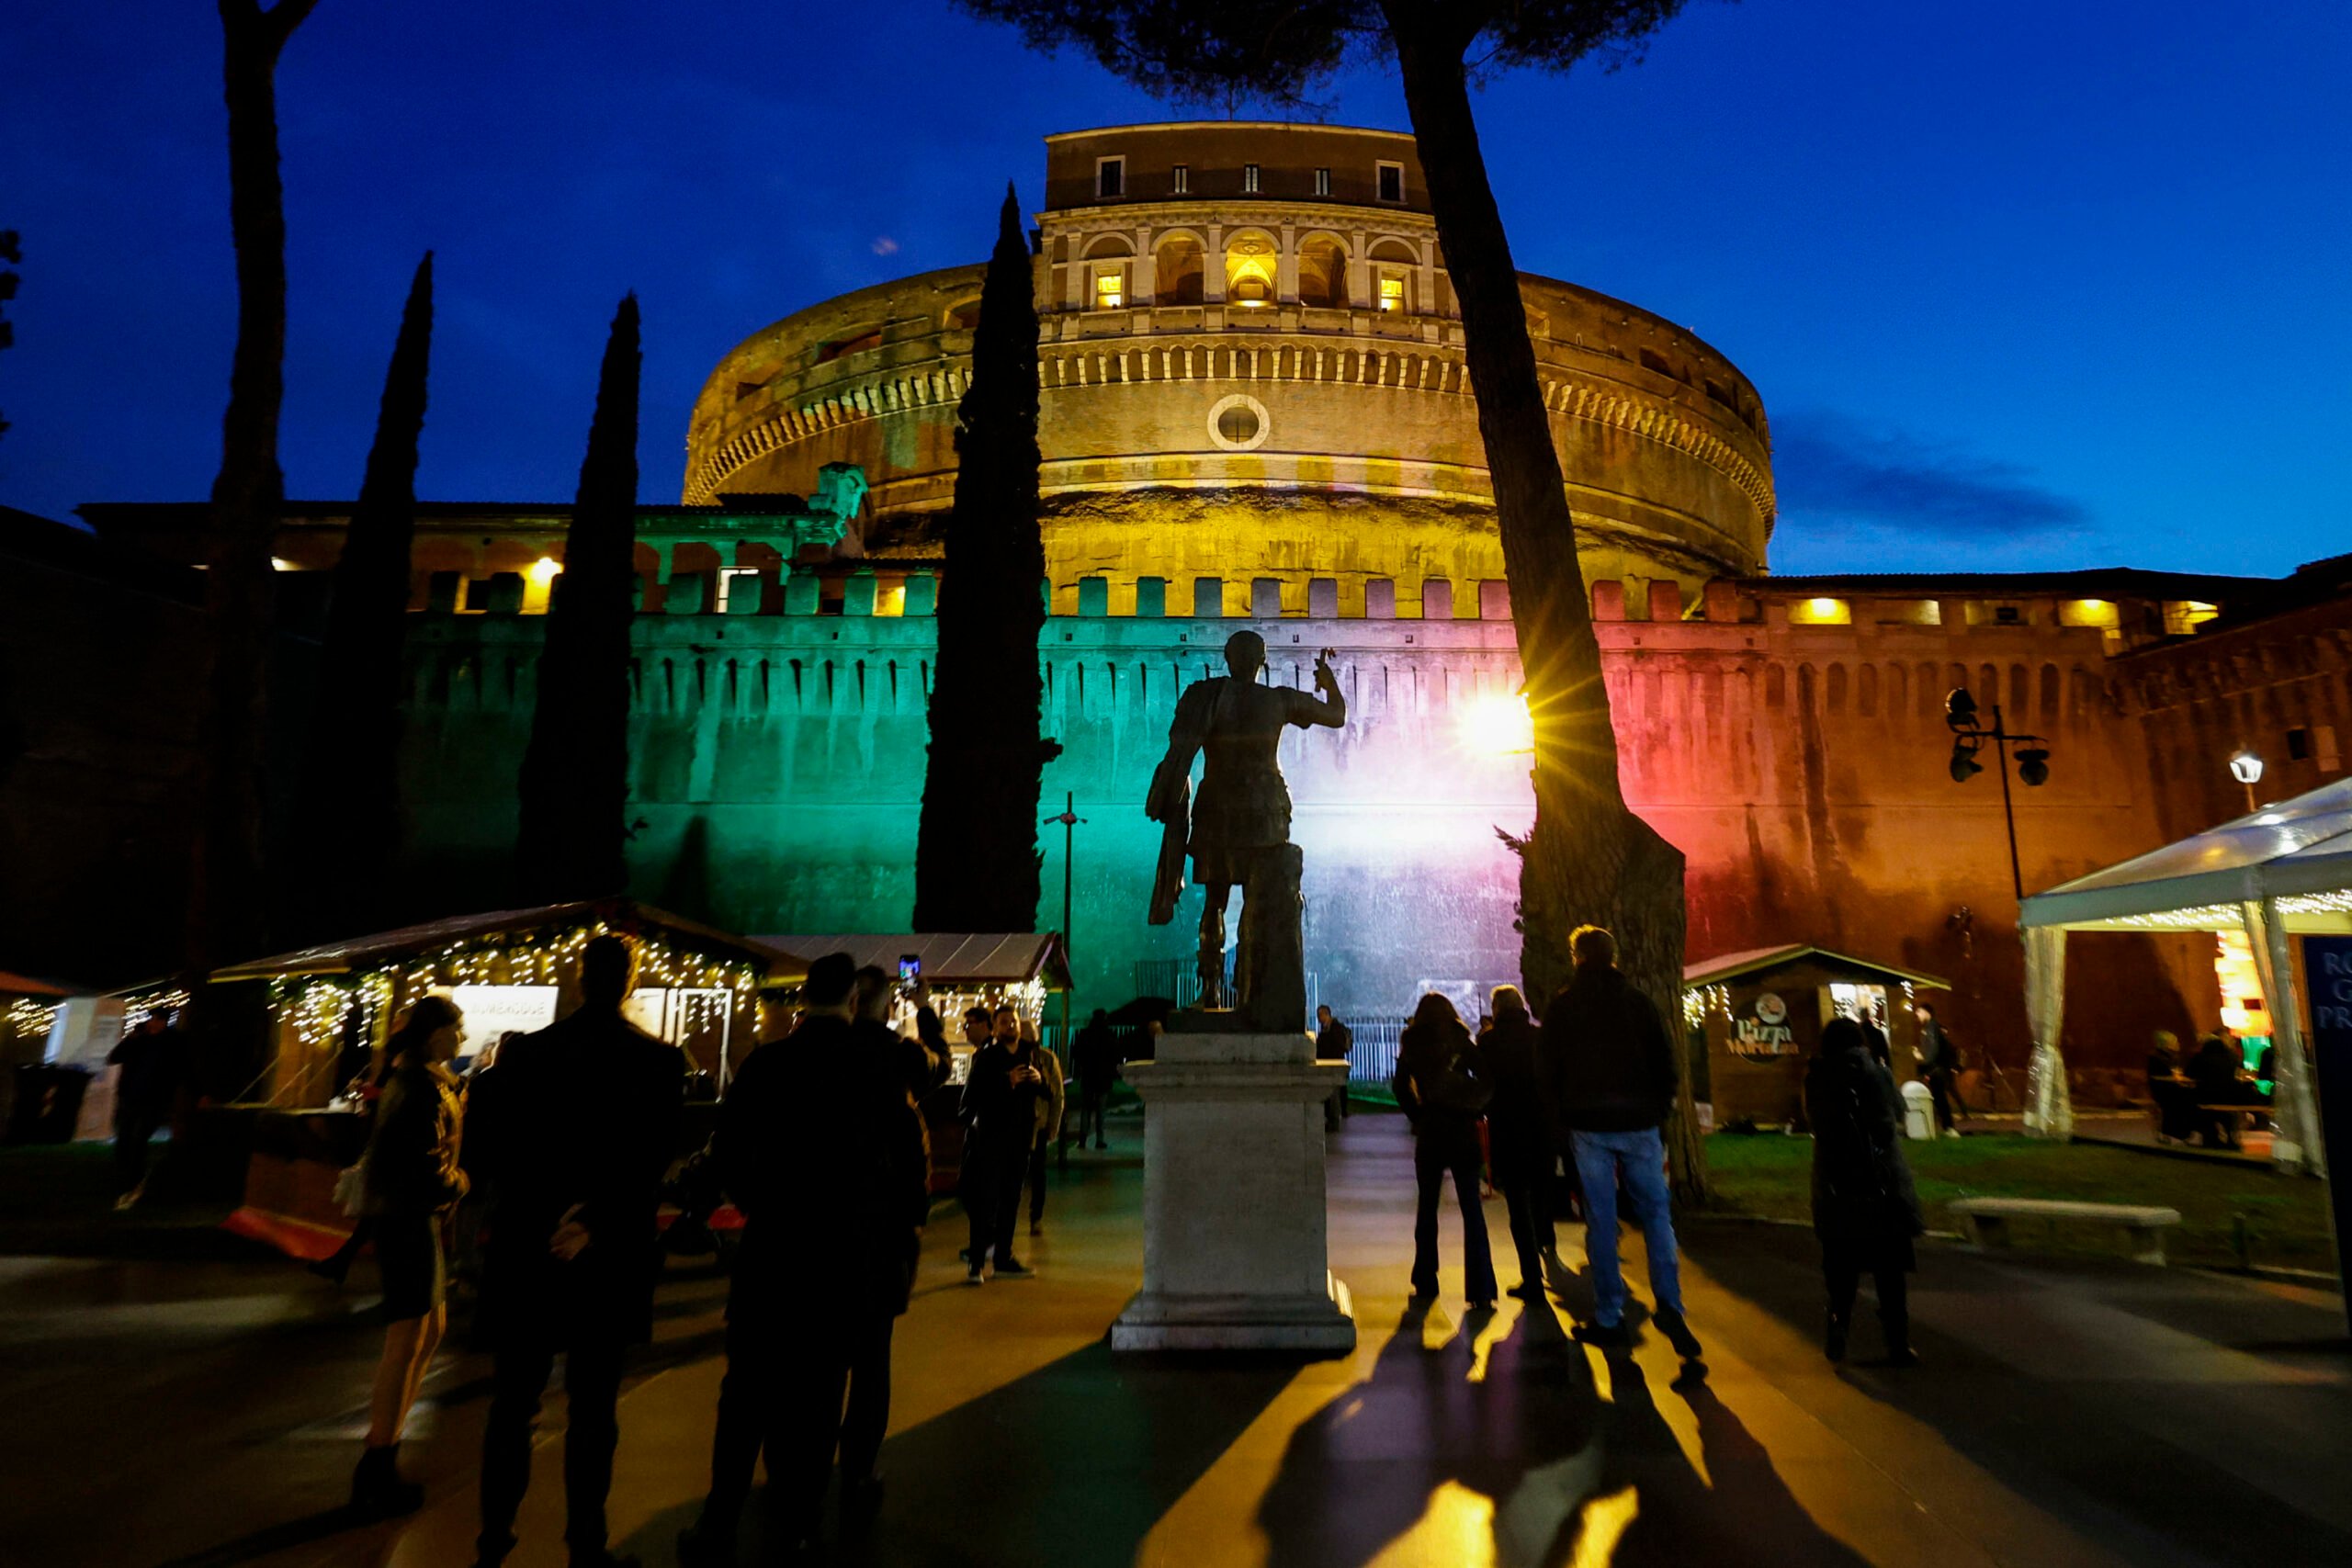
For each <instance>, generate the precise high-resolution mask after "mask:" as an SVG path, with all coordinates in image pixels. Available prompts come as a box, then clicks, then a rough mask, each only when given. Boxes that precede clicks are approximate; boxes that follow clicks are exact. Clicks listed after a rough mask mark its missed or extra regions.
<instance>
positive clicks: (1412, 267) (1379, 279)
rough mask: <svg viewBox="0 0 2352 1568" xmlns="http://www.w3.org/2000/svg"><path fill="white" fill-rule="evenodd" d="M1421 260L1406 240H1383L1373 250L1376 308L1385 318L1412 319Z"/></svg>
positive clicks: (1371, 283)
mask: <svg viewBox="0 0 2352 1568" xmlns="http://www.w3.org/2000/svg"><path fill="white" fill-rule="evenodd" d="M1419 266H1420V258H1419V256H1417V255H1415V254H1413V252H1412V250H1411V248H1410V247H1409V246H1408V245H1407V244H1406V243H1404V242H1403V241H1402V240H1383V241H1381V242H1380V243H1378V244H1376V245H1374V246H1373V247H1372V276H1371V278H1370V279H1369V282H1370V285H1371V288H1372V308H1373V309H1374V310H1379V311H1381V312H1383V313H1384V314H1389V315H1405V316H1409V315H1411V314H1412V313H1413V310H1414V302H1413V275H1414V274H1415V272H1417V271H1418V270H1419Z"/></svg>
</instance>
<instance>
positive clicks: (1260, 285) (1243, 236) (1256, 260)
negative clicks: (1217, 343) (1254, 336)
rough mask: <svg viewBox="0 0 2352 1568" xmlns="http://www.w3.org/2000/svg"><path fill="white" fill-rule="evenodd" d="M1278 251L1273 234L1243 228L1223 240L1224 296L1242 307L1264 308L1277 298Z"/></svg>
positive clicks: (1279, 255) (1227, 300) (1280, 259)
mask: <svg viewBox="0 0 2352 1568" xmlns="http://www.w3.org/2000/svg"><path fill="white" fill-rule="evenodd" d="M1281 265H1282V252H1281V250H1280V249H1279V248H1277V247H1276V245H1275V244H1274V240H1273V236H1272V235H1271V234H1268V233H1265V232H1264V231H1261V230H1257V229H1244V230H1243V231H1240V232H1239V233H1238V234H1234V235H1230V236H1228V237H1227V240H1226V242H1225V299H1226V303H1227V304H1228V305H1238V306H1239V307H1241V308H1242V309H1243V310H1264V309H1266V308H1268V307H1270V306H1272V304H1273V303H1274V301H1275V299H1277V298H1278V293H1279V288H1280V285H1279V284H1278V282H1277V281H1276V278H1277V273H1278V269H1279V268H1280V266H1281Z"/></svg>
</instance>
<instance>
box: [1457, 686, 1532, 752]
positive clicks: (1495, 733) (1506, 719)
mask: <svg viewBox="0 0 2352 1568" xmlns="http://www.w3.org/2000/svg"><path fill="white" fill-rule="evenodd" d="M1456 732H1457V735H1458V738H1459V739H1460V741H1461V744H1462V749H1463V750H1465V751H1473V752H1476V753H1477V754H1478V755H1480V756H1485V757H1521V756H1526V755H1528V754H1530V753H1532V751H1533V750H1535V720H1534V719H1533V718H1532V717H1530V716H1529V715H1528V712H1527V698H1526V697H1525V696H1523V695H1521V694H1518V693H1516V692H1512V693H1504V692H1482V693H1480V694H1478V695H1476V696H1475V697H1473V698H1471V699H1470V700H1469V701H1468V702H1467V703H1465V704H1464V705H1463V708H1462V716H1461V718H1460V720H1459V721H1458V723H1457V727H1456Z"/></svg>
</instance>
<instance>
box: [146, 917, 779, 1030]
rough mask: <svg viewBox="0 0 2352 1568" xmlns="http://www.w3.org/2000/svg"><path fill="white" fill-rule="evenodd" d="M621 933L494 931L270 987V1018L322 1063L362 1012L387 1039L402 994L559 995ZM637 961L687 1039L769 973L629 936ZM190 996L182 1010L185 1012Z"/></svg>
mask: <svg viewBox="0 0 2352 1568" xmlns="http://www.w3.org/2000/svg"><path fill="white" fill-rule="evenodd" d="M612 934H616V933H615V931H614V928H613V927H612V926H611V925H610V924H609V923H607V922H605V921H603V920H598V921H596V922H594V924H591V925H584V926H577V927H573V928H571V929H570V930H568V931H527V932H519V933H517V932H509V931H492V932H485V933H483V934H481V935H480V936H476V937H471V938H464V939H460V940H458V941H456V942H449V943H447V945H445V946H443V947H441V948H439V949H437V950H434V951H431V952H426V953H413V954H408V955H406V956H403V957H401V958H399V959H396V960H394V961H392V962H390V963H389V964H384V965H383V966H381V967H379V968H376V969H369V970H365V971H362V972H360V973H357V974H352V975H293V976H279V977H277V978H274V979H272V980H271V981H270V982H269V1005H270V1014H271V1017H272V1018H273V1019H274V1020H275V1021H277V1024H278V1026H279V1028H280V1030H281V1039H286V1040H288V1042H289V1043H290V1044H291V1046H292V1047H293V1049H292V1050H291V1052H290V1053H289V1055H292V1056H294V1057H295V1058H296V1059H297V1061H298V1062H300V1063H302V1064H306V1065H308V1064H314V1063H315V1062H316V1061H317V1060H318V1059H319V1058H321V1057H322V1056H329V1055H334V1053H336V1052H339V1051H340V1050H342V1048H343V1043H344V1040H345V1036H346V1032H347V1031H349V1030H350V1029H352V1028H353V1027H354V1025H353V1021H352V1018H351V1013H352V1010H353V1009H354V1008H355V1007H356V1008H360V1009H363V1010H364V1011H363V1013H362V1018H363V1020H364V1024H365V1028H364V1032H363V1033H362V1036H361V1037H362V1038H364V1039H368V1040H369V1041H370V1042H372V1041H373V1040H374V1039H375V1037H376V1036H377V1034H379V1032H381V1031H380V1028H379V1026H380V1024H381V1023H382V1021H383V1020H384V1015H385V1014H386V1013H388V1012H389V1011H390V1009H391V1006H392V998H393V997H394V995H395V993H396V992H397V993H398V994H400V995H401V996H403V997H404V998H406V999H408V1000H410V1001H413V1000H415V999H416V998H419V997H422V996H424V995H426V994H427V993H429V992H432V991H434V990H436V989H440V988H442V987H452V986H560V985H562V984H563V983H564V981H565V980H566V979H568V978H570V977H571V975H572V974H573V973H574V972H575V971H576V969H577V968H578V966H579V962H580V954H581V952H582V949H584V948H585V947H586V946H587V945H588V943H589V942H592V941H594V939H595V938H597V937H600V936H606V935H612ZM617 934H620V935H624V936H627V937H628V939H629V941H630V942H632V943H633V944H634V946H635V947H636V950H637V955H638V969H637V978H638V985H639V988H640V989H660V990H668V991H674V992H677V993H678V994H679V995H678V1006H679V1010H680V1021H681V1023H682V1025H683V1028H682V1034H683V1035H684V1037H686V1038H693V1037H695V1036H696V1035H698V1034H700V1033H702V1032H707V1031H712V1030H718V1029H723V1028H724V1026H725V1023H726V1021H727V1020H728V1018H729V1016H730V1015H731V1014H732V1013H733V1011H734V1010H735V1009H737V1008H739V1007H748V1006H751V1005H752V1002H753V999H754V998H755V996H756V994H757V992H758V989H759V985H760V976H761V967H760V965H759V964H754V963H752V962H751V961H749V960H744V959H714V958H709V957H706V956H703V955H701V954H697V953H688V952H685V951H684V950H682V949H680V948H677V947H673V946H672V945H671V944H670V943H669V942H665V941H663V940H662V938H661V937H659V936H655V935H650V934H647V933H643V932H638V931H622V932H619V933H617ZM186 1001H187V998H186V997H185V995H184V994H181V995H180V997H179V1005H181V1006H185V1005H186Z"/></svg>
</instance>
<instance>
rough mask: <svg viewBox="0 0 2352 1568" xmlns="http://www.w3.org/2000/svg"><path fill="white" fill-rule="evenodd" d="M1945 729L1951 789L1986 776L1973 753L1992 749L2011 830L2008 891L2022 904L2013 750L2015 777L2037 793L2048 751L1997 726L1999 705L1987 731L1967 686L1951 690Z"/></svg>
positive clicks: (2037, 739) (2036, 739)
mask: <svg viewBox="0 0 2352 1568" xmlns="http://www.w3.org/2000/svg"><path fill="white" fill-rule="evenodd" d="M1944 723H1945V724H1946V725H1948V726H1950V727H1951V732H1952V736H1953V739H1952V743H1951V779H1952V783H1954V784H1966V783H1967V782H1968V781H1969V780H1970V779H1973V778H1974V777H1975V776H1976V775H1977V774H1978V773H1983V772H1984V771H1985V765H1984V764H1983V763H1982V762H1979V761H1977V760H1976V753H1977V752H1978V751H1979V750H1983V748H1984V747H1985V745H1986V744H1987V743H1990V744H1991V746H1992V748H1993V755H1994V757H1995V759H1996V764H1997V765H1998V767H1999V769H2000V773H2001V818H2002V820H2003V821H2004V822H2005V823H2007V826H2008V829H2009V886H2010V887H2011V888H2012V889H2013V890H2014V891H2015V892H2016V894H2017V896H2018V903H2020V904H2022V903H2024V902H2025V874H2024V872H2023V871H2022V870H2021V869H2019V867H2018V813H2017V805H2016V802H2015V801H2014V800H2013V799H2012V798H2011V796H2010V794H2009V769H2008V763H2009V761H2010V756H2011V748H2015V756H2016V761H2017V765H2018V778H2019V779H2021V780H2023V781H2024V783H2025V786H2026V787H2027V788H2028V789H2039V788H2040V787H2041V785H2043V784H2048V783H2049V782H2050V751H2049V749H2048V748H2047V746H2045V745H2044V744H2043V741H2042V739H2041V736H2039V735H2012V734H2010V733H2009V732H2008V730H2007V728H2004V727H2003V725H2002V723H2001V705H2000V704H1998V703H1995V704H1994V705H1993V723H1992V726H1991V727H1990V728H1986V726H1985V722H1984V720H1983V719H1982V718H1981V717H1980V716H1979V714H1978V709H1977V706H1976V699H1975V698H1974V697H1972V696H1970V695H1969V694H1968V688H1967V687H1965V686H1955V687H1953V688H1952V692H1951V695H1950V696H1948V697H1946V698H1945V699H1944Z"/></svg>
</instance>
